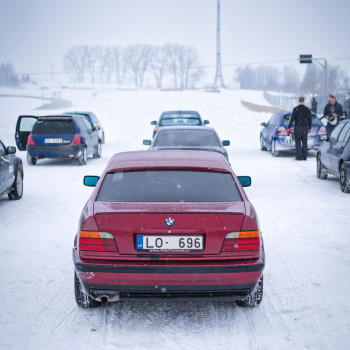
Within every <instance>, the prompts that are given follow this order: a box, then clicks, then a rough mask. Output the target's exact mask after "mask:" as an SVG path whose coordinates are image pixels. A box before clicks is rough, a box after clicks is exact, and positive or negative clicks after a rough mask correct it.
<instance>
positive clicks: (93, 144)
mask: <svg viewBox="0 0 350 350" xmlns="http://www.w3.org/2000/svg"><path fill="white" fill-rule="evenodd" d="M16 142H17V147H18V148H19V149H20V150H27V161H28V164H30V165H35V164H36V163H37V161H38V159H44V158H71V159H77V160H78V162H79V164H81V165H85V164H86V162H87V158H88V157H89V156H93V157H94V158H100V157H101V154H102V146H101V141H100V139H99V136H98V133H97V131H95V130H93V128H92V126H91V125H90V123H89V122H88V121H87V120H86V118H85V117H84V116H82V115H78V114H76V115H75V114H73V115H53V116H44V117H36V116H28V115H25V116H19V118H18V120H17V125H16Z"/></svg>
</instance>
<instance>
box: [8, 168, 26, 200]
mask: <svg viewBox="0 0 350 350" xmlns="http://www.w3.org/2000/svg"><path fill="white" fill-rule="evenodd" d="M13 185H14V187H13V190H12V192H10V193H9V194H8V197H9V199H20V198H22V194H23V175H22V173H21V172H20V171H19V170H18V171H17V175H16V179H15V182H14V184H13Z"/></svg>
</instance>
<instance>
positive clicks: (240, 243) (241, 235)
mask: <svg viewBox="0 0 350 350" xmlns="http://www.w3.org/2000/svg"><path fill="white" fill-rule="evenodd" d="M258 250H260V232H259V231H241V232H230V233H228V234H227V235H226V237H225V240H224V244H223V245H222V249H221V251H223V252H242V251H258Z"/></svg>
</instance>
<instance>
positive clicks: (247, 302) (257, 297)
mask: <svg viewBox="0 0 350 350" xmlns="http://www.w3.org/2000/svg"><path fill="white" fill-rule="evenodd" d="M263 294H264V281H263V277H261V278H260V280H259V282H258V286H257V288H256V290H255V292H254V293H253V294H251V295H249V297H248V298H247V299H244V300H236V303H237V305H238V306H241V307H255V306H259V305H260V304H261V302H262V299H263Z"/></svg>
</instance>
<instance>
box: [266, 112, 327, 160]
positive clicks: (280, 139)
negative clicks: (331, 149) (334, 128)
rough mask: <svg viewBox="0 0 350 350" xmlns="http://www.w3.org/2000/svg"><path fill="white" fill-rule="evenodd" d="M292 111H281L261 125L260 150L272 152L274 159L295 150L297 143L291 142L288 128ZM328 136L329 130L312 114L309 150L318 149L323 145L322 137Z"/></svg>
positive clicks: (308, 142)
mask: <svg viewBox="0 0 350 350" xmlns="http://www.w3.org/2000/svg"><path fill="white" fill-rule="evenodd" d="M291 114H292V112H291V111H279V112H276V113H274V114H273V115H272V117H271V118H270V119H269V121H268V122H267V123H265V122H263V123H261V126H263V127H264V128H263V129H262V130H261V132H260V149H261V150H262V151H266V150H271V153H272V155H273V156H274V157H278V156H279V154H280V152H281V151H287V150H294V149H295V142H294V141H292V142H290V138H289V137H287V136H288V135H287V127H288V123H289V119H290V117H291ZM325 134H327V130H326V128H325V126H324V125H323V123H322V122H321V120H320V118H318V117H317V115H316V114H312V128H311V133H310V134H308V141H307V145H308V149H314V150H316V149H318V147H320V145H321V144H322V141H321V140H320V137H319V136H320V135H325Z"/></svg>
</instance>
